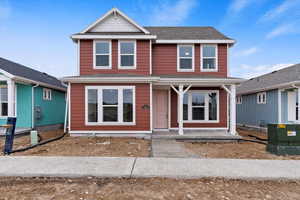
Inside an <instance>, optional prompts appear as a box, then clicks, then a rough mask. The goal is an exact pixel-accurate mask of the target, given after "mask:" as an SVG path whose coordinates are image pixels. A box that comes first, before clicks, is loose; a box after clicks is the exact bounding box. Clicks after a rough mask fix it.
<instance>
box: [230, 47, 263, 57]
mask: <svg viewBox="0 0 300 200" xmlns="http://www.w3.org/2000/svg"><path fill="white" fill-rule="evenodd" d="M258 51H259V48H258V47H250V48H248V49H244V50H241V51H238V52H235V53H234V54H233V55H234V56H238V57H239V56H250V55H253V54H255V53H256V52H258Z"/></svg>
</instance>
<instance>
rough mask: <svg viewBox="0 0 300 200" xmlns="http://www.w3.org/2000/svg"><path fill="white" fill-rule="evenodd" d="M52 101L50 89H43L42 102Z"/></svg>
mask: <svg viewBox="0 0 300 200" xmlns="http://www.w3.org/2000/svg"><path fill="white" fill-rule="evenodd" d="M51 99H52V92H51V89H47V88H44V89H43V100H48V101H50V100H51Z"/></svg>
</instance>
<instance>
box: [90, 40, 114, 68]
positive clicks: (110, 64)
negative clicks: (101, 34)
mask: <svg viewBox="0 0 300 200" xmlns="http://www.w3.org/2000/svg"><path fill="white" fill-rule="evenodd" d="M97 43H108V44H109V54H96V44H97ZM111 48H112V45H111V40H94V41H93V63H94V64H93V67H94V69H111V68H112V67H111V66H112V55H111V54H112V53H111V52H112V49H111ZM97 55H108V56H109V59H108V61H109V65H108V66H97V65H96V64H97V63H96V56H97Z"/></svg>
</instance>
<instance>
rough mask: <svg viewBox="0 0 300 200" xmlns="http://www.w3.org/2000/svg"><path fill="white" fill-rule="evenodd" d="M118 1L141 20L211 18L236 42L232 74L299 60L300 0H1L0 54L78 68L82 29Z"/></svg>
mask: <svg viewBox="0 0 300 200" xmlns="http://www.w3.org/2000/svg"><path fill="white" fill-rule="evenodd" d="M113 7H117V8H118V9H120V10H121V11H123V12H124V13H125V14H126V15H128V16H129V17H130V18H132V19H133V20H134V21H136V22H137V23H138V24H140V25H142V26H151V25H152V26H213V27H215V28H217V29H218V30H219V31H221V32H222V33H224V34H225V35H227V36H228V37H230V38H233V39H235V40H236V41H237V43H236V44H235V45H234V46H233V47H232V48H230V62H229V64H230V68H229V69H230V75H231V76H235V77H241V78H251V77H254V76H258V75H261V74H264V73H267V72H272V71H274V70H278V69H281V68H283V67H287V66H289V65H292V64H296V63H300V0H34V1H33V0H0V57H3V58H6V59H9V60H12V61H15V62H18V63H21V64H23V65H26V66H28V67H32V68H34V69H37V70H40V71H43V72H46V73H48V74H51V75H54V76H57V77H63V76H71V75H76V73H77V57H76V45H75V43H73V42H72V40H71V39H70V35H71V34H74V33H77V32H80V31H81V30H83V29H84V28H86V27H87V26H88V25H89V24H91V23H92V22H94V21H95V20H96V19H98V18H99V17H101V16H102V15H103V14H104V13H106V12H107V11H108V10H110V9H111V8H113Z"/></svg>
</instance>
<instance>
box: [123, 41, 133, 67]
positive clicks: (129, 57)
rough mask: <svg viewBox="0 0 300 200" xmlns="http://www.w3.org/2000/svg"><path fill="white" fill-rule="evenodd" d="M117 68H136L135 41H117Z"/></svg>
mask: <svg viewBox="0 0 300 200" xmlns="http://www.w3.org/2000/svg"><path fill="white" fill-rule="evenodd" d="M119 68H120V69H135V68H136V41H119Z"/></svg>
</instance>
